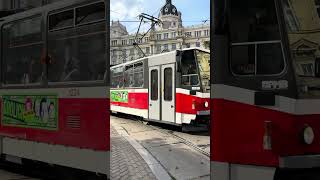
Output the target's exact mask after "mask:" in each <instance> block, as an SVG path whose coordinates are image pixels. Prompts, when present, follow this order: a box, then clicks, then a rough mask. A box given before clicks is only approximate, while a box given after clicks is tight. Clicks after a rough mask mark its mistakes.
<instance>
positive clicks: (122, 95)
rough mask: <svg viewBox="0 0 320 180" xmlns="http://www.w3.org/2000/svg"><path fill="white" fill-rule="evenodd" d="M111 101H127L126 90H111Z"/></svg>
mask: <svg viewBox="0 0 320 180" xmlns="http://www.w3.org/2000/svg"><path fill="white" fill-rule="evenodd" d="M111 101H112V102H120V103H128V91H111Z"/></svg>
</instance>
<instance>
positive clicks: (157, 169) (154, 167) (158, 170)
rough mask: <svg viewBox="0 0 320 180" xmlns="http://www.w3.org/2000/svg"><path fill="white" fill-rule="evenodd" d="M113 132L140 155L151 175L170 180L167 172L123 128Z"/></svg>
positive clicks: (160, 179) (162, 179) (161, 179)
mask: <svg viewBox="0 0 320 180" xmlns="http://www.w3.org/2000/svg"><path fill="white" fill-rule="evenodd" d="M115 130H116V131H117V132H118V133H119V135H121V136H122V137H124V138H125V139H126V140H127V141H128V142H129V143H130V144H131V146H132V147H133V148H134V149H135V150H136V151H137V152H138V153H139V154H140V156H141V157H142V158H143V159H144V160H145V162H146V163H147V165H148V166H149V168H150V169H151V171H152V173H153V174H154V175H155V176H156V178H157V179H159V180H172V178H171V176H170V175H169V174H168V172H167V171H166V170H165V169H164V168H163V166H162V165H161V164H160V163H159V162H158V161H157V160H156V159H155V158H154V157H153V156H152V155H151V154H150V153H149V152H148V151H147V150H146V149H145V148H144V147H143V146H142V145H141V144H139V143H138V142H137V141H136V140H134V139H133V138H131V137H130V136H129V134H128V133H127V131H125V130H124V129H123V128H121V129H120V128H118V129H117V128H115Z"/></svg>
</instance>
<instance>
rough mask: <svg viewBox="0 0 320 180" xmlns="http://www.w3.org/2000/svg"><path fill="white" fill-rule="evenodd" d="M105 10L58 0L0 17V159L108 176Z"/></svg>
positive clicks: (95, 1) (85, 1) (93, 0)
mask: <svg viewBox="0 0 320 180" xmlns="http://www.w3.org/2000/svg"><path fill="white" fill-rule="evenodd" d="M107 7H108V6H107V5H106V4H105V2H104V1H103V0H65V1H60V2H57V3H53V4H50V5H46V6H43V7H41V8H35V9H32V10H28V11H25V12H21V13H18V14H15V15H11V16H7V17H5V18H2V19H1V20H0V27H1V48H0V49H1V57H0V61H1V66H0V68H1V78H0V79H1V85H0V100H1V103H0V104H1V124H0V146H1V149H0V154H1V157H3V160H4V161H10V162H14V163H19V164H27V165H30V164H31V167H32V164H33V163H38V162H40V163H45V164H49V165H50V166H52V165H53V166H57V167H65V168H68V169H76V170H79V171H81V172H88V173H92V174H93V175H99V176H100V177H110V176H109V174H110V173H109V161H110V135H109V134H110V130H109V129H110V122H109V108H110V105H109V103H110V102H109V94H108V93H107V92H108V90H109V88H108V85H109V80H108V78H107V74H108V72H109V70H108V69H109V62H108V60H107V59H106V52H107V51H106V49H107V47H106V42H108V41H107V39H106V38H107V37H106V30H107V28H106V27H107V24H108V23H106V19H107V13H106V12H107V11H106V8H107Z"/></svg>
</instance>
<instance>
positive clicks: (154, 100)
mask: <svg viewBox="0 0 320 180" xmlns="http://www.w3.org/2000/svg"><path fill="white" fill-rule="evenodd" d="M149 119H152V120H160V67H159V66H155V67H150V68H149Z"/></svg>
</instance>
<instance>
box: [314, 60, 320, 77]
mask: <svg viewBox="0 0 320 180" xmlns="http://www.w3.org/2000/svg"><path fill="white" fill-rule="evenodd" d="M315 76H316V77H320V58H319V59H318V58H317V60H316V63H315Z"/></svg>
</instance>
